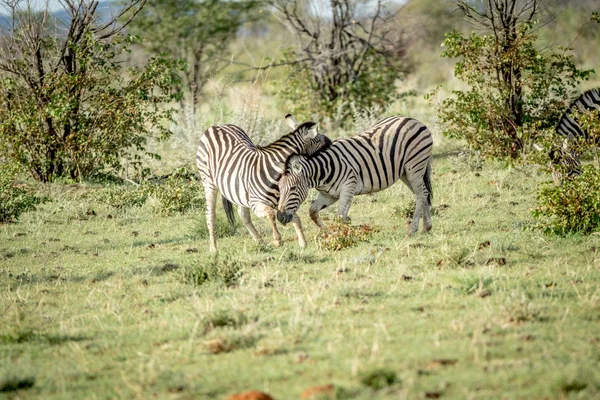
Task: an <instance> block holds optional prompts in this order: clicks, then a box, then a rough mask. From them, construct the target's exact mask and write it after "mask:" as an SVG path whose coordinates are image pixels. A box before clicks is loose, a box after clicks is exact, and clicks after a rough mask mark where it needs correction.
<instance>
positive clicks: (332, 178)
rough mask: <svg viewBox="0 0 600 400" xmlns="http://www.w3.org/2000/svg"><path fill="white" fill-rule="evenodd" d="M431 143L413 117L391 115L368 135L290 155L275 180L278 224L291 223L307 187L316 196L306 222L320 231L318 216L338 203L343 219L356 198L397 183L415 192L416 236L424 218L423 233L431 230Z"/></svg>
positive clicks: (426, 131)
mask: <svg viewBox="0 0 600 400" xmlns="http://www.w3.org/2000/svg"><path fill="white" fill-rule="evenodd" d="M432 145H433V140H432V137H431V132H429V130H428V129H427V127H426V126H425V125H423V124H422V123H420V122H419V121H416V120H414V119H412V118H405V117H400V116H394V117H389V118H386V119H384V120H382V121H380V122H378V123H377V124H376V125H375V126H374V127H372V128H371V129H369V130H368V131H366V132H364V133H362V134H360V135H358V136H355V137H352V138H349V139H341V140H335V141H334V142H333V143H332V144H331V146H330V147H328V148H327V149H326V150H323V151H322V152H320V153H319V154H317V155H315V156H312V157H305V156H294V157H292V158H290V160H289V161H288V165H287V168H286V172H285V174H284V175H283V176H282V178H281V180H280V181H279V190H280V192H281V193H280V198H279V207H278V211H277V219H278V220H279V221H280V222H282V223H284V224H286V223H288V222H290V220H292V218H293V216H294V215H295V214H296V211H297V210H298V208H299V207H300V204H301V203H302V202H303V201H304V200H305V199H306V197H307V196H308V191H309V189H311V188H316V189H317V191H318V192H319V195H318V197H317V199H316V200H315V202H314V203H313V204H312V205H311V206H310V210H309V213H310V217H311V219H312V220H313V221H314V222H315V224H317V226H319V227H320V228H322V227H323V223H322V222H321V219H320V218H319V211H321V210H323V209H324V208H326V207H328V206H330V205H332V204H334V203H335V202H336V201H338V200H339V205H338V215H339V217H341V218H342V219H347V218H348V210H349V208H350V205H351V203H352V198H353V197H354V196H355V195H359V194H367V193H375V192H378V191H380V190H384V189H387V188H388V187H390V186H391V185H393V184H394V183H395V182H396V181H398V180H402V182H404V183H405V184H406V185H407V186H408V187H409V188H410V189H411V191H412V192H413V193H414V195H415V198H416V209H415V213H414V216H413V219H412V222H411V225H410V233H411V235H412V234H414V233H415V232H417V230H418V228H419V220H420V218H421V215H422V214H423V230H424V231H429V230H430V229H431V210H430V208H431V197H432V194H433V191H432V188H431V159H432Z"/></svg>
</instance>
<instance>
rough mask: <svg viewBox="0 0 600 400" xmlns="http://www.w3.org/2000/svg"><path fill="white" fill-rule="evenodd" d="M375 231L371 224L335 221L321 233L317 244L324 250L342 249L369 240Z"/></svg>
mask: <svg viewBox="0 0 600 400" xmlns="http://www.w3.org/2000/svg"><path fill="white" fill-rule="evenodd" d="M373 232H375V229H373V228H372V227H371V226H369V225H358V226H352V225H348V224H344V223H334V224H331V225H329V226H328V227H327V228H326V229H324V230H323V231H322V232H321V233H319V235H318V236H317V246H318V247H319V248H321V249H324V250H330V251H340V250H344V249H346V248H348V247H352V246H355V245H357V244H358V243H360V242H364V241H367V240H369V239H370V238H371V236H372V235H373Z"/></svg>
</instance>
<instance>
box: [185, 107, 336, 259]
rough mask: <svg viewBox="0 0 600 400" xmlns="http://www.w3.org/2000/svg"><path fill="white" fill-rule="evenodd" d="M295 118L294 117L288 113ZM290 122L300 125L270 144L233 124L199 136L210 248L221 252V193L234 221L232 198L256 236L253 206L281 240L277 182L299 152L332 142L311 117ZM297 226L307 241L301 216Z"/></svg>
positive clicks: (297, 229)
mask: <svg viewBox="0 0 600 400" xmlns="http://www.w3.org/2000/svg"><path fill="white" fill-rule="evenodd" d="M289 117H290V118H291V116H289ZM290 118H287V117H286V120H288V124H290V125H292V126H294V127H295V128H296V129H295V130H294V131H293V132H292V133H290V134H288V135H285V136H283V137H282V138H281V139H279V140H277V141H276V142H274V143H272V144H271V145H269V146H266V147H257V146H255V145H254V144H253V143H252V141H251V140H250V138H249V137H248V135H247V134H246V133H245V132H244V131H243V130H242V129H241V128H239V127H237V126H235V125H219V126H213V127H211V128H209V129H208V130H207V131H206V132H204V134H203V136H202V138H201V139H200V144H199V146H198V150H197V152H196V164H197V166H198V169H199V170H200V176H201V178H202V184H203V186H204V190H205V194H206V221H207V225H208V229H209V235H210V250H211V251H213V252H215V251H217V247H216V238H215V233H214V226H215V201H216V196H217V192H220V193H221V196H222V197H223V199H224V205H225V206H226V211H227V213H228V217H229V219H230V221H232V220H233V214H232V207H231V204H230V203H233V204H237V205H238V206H239V215H240V216H241V218H242V221H243V222H244V225H245V226H246V227H247V228H248V230H249V231H250V233H251V235H252V236H253V237H254V239H256V240H260V238H259V235H258V232H257V231H256V229H255V228H254V226H253V225H252V222H251V220H250V210H252V211H253V212H254V213H255V214H256V215H257V216H259V217H261V218H263V217H267V218H269V221H270V222H271V227H272V229H273V236H274V239H275V243H276V244H277V245H279V244H280V238H281V236H280V235H279V232H278V231H277V227H276V226H275V208H276V207H277V203H278V200H279V189H278V186H277V185H278V182H279V179H280V177H281V175H282V173H283V171H284V168H285V163H286V160H287V159H288V158H289V157H290V156H292V155H295V154H306V155H311V154H314V153H316V152H317V151H319V150H320V149H322V148H324V147H326V146H328V145H329V144H330V143H331V142H330V141H329V139H328V138H327V137H325V136H323V135H320V134H318V132H317V127H316V125H315V123H313V122H307V123H304V124H302V125H300V126H297V127H296V125H297V124H296V123H295V121H293V118H292V119H290ZM294 226H295V227H296V231H297V233H298V236H299V241H300V244H301V245H305V242H304V237H303V235H302V227H301V225H300V220H299V219H298V218H297V217H295V221H294Z"/></svg>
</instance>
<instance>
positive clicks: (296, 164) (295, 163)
mask: <svg viewBox="0 0 600 400" xmlns="http://www.w3.org/2000/svg"><path fill="white" fill-rule="evenodd" d="M290 168H292V172H294V173H295V174H299V173H300V172H302V164H300V160H298V159H297V158H294V159H293V160H292V162H291V163H290Z"/></svg>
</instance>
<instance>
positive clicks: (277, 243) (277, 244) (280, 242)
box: [273, 240, 283, 247]
mask: <svg viewBox="0 0 600 400" xmlns="http://www.w3.org/2000/svg"><path fill="white" fill-rule="evenodd" d="M273 246H275V247H281V246H283V241H281V240H276V241H274V242H273Z"/></svg>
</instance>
